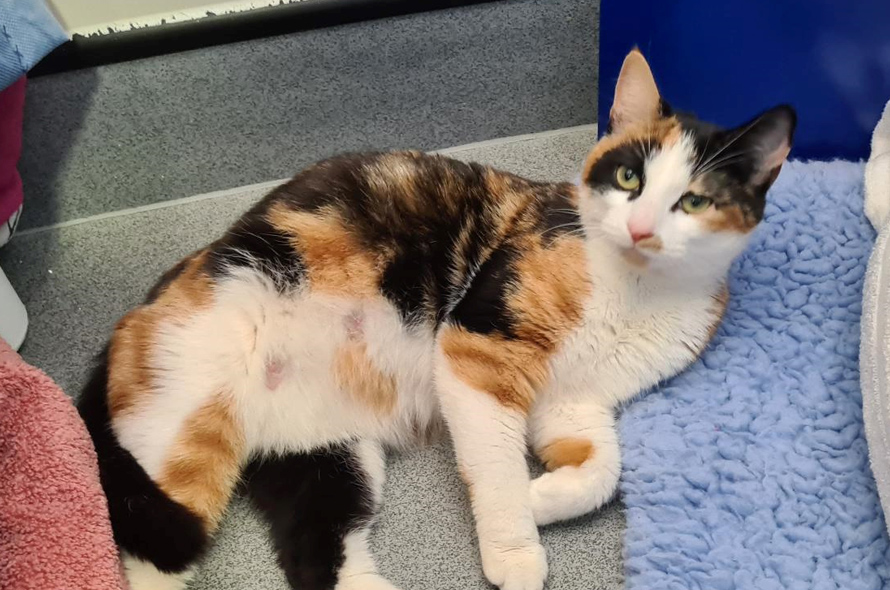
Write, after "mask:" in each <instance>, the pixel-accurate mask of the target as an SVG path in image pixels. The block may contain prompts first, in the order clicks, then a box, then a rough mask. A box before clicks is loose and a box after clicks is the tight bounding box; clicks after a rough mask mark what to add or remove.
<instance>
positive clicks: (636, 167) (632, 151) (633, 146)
mask: <svg viewBox="0 0 890 590" xmlns="http://www.w3.org/2000/svg"><path fill="white" fill-rule="evenodd" d="M657 147H659V146H658V145H655V144H650V143H648V142H646V141H635V142H631V143H626V144H622V145H620V146H618V147H616V148H615V149H613V150H609V151H608V152H606V153H605V154H603V155H602V157H601V158H600V159H599V160H598V161H597V162H596V163H595V164H594V165H593V167H592V168H591V169H590V172H589V173H588V175H587V178H585V179H584V182H585V183H586V184H588V185H589V186H591V187H594V188H603V187H614V188H621V187H619V186H618V184H617V181H616V180H615V171H616V170H617V169H618V167H619V166H627V167H628V168H630V169H631V170H633V171H635V172H636V173H637V174H639V175H640V187H639V188H638V189H637V190H635V191H633V192H631V194H630V197H631V198H635V197H637V196H639V195H640V193H641V192H642V191H643V188H644V186H645V183H646V176H645V170H644V169H643V168H644V165H645V163H646V158H647V157H649V154H650V153H651V151H652V149H654V148H657Z"/></svg>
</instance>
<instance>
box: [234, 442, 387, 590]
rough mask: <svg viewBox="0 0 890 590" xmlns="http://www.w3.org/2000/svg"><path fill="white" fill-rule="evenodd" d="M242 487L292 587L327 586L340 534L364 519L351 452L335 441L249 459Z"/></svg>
mask: <svg viewBox="0 0 890 590" xmlns="http://www.w3.org/2000/svg"><path fill="white" fill-rule="evenodd" d="M244 479H245V482H246V486H247V492H248V494H249V496H250V498H251V500H252V501H253V503H254V504H255V505H256V507H257V508H258V509H259V510H260V512H261V513H262V514H263V517H264V518H265V520H266V521H267V522H268V524H269V526H270V527H271V531H272V542H273V543H274V545H275V550H276V552H277V553H278V562H279V563H280V564H281V567H282V569H283V570H284V573H285V575H286V576H287V580H288V582H289V583H290V585H291V587H292V588H294V590H331V589H333V587H334V586H335V584H336V583H337V574H338V571H339V570H340V567H342V565H343V559H344V556H343V539H344V538H345V537H346V534H347V533H349V532H350V531H353V530H355V529H357V528H360V527H362V526H364V525H366V524H367V523H368V521H369V520H370V518H371V516H372V514H373V509H374V507H373V505H372V499H371V492H370V490H369V489H368V487H367V485H366V483H365V473H364V471H363V469H362V466H361V464H360V463H359V460H358V458H357V457H356V456H355V453H354V452H353V451H352V450H351V449H350V448H349V447H347V446H345V445H340V446H337V447H334V448H331V449H328V450H324V451H317V452H313V453H309V454H288V455H283V456H279V455H270V456H265V457H261V458H257V459H255V460H253V461H252V462H251V463H250V464H249V465H248V467H247V469H246V471H245V475H244Z"/></svg>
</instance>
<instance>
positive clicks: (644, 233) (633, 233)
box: [627, 225, 655, 244]
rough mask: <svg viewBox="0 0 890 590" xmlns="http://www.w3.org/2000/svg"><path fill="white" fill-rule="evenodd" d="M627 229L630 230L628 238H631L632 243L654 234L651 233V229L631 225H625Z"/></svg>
mask: <svg viewBox="0 0 890 590" xmlns="http://www.w3.org/2000/svg"><path fill="white" fill-rule="evenodd" d="M627 231H629V232H630V239H631V240H633V242H634V244H636V243H638V242H641V241H643V240H645V239H647V238H651V237H652V236H654V235H655V234H653V233H652V230H651V229H648V228H639V227H634V226H632V225H628V226H627Z"/></svg>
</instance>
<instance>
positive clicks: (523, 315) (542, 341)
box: [509, 238, 590, 354]
mask: <svg viewBox="0 0 890 590" xmlns="http://www.w3.org/2000/svg"><path fill="white" fill-rule="evenodd" d="M516 271H517V279H516V286H515V292H514V293H513V295H512V296H511V297H510V300H509V305H510V308H511V309H512V310H513V312H514V314H515V315H516V318H517V325H516V334H517V335H518V336H519V337H520V338H521V339H522V340H525V341H527V342H529V343H533V344H534V345H536V346H537V347H538V348H539V349H540V351H541V352H542V353H544V354H550V353H552V352H553V350H554V349H555V348H556V346H557V345H558V344H559V342H560V341H561V340H562V339H563V338H564V337H565V335H566V334H567V333H568V332H569V330H571V329H573V328H574V327H575V326H577V325H578V323H579V322H580V321H581V315H582V313H583V307H584V300H585V299H587V297H588V296H589V294H590V281H589V277H588V275H587V268H586V256H585V253H584V241H583V240H582V239H579V238H562V239H559V240H557V241H555V242H554V243H553V244H552V246H551V247H549V248H544V247H542V246H540V245H536V246H532V247H531V248H529V249H528V250H527V251H526V252H524V253H523V254H522V256H521V257H520V258H519V260H518V261H517V263H516Z"/></svg>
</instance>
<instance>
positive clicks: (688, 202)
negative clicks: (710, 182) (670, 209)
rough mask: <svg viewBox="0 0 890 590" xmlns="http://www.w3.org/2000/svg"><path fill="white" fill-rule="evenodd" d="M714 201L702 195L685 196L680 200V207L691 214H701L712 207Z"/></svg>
mask: <svg viewBox="0 0 890 590" xmlns="http://www.w3.org/2000/svg"><path fill="white" fill-rule="evenodd" d="M711 203H713V201H712V200H711V199H709V198H708V197H703V196H701V195H692V194H689V195H683V197H682V198H681V199H680V207H681V208H682V209H683V211H685V212H686V213H689V214H695V213H701V212H702V211H706V210H707V208H708V207H710V206H711Z"/></svg>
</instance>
